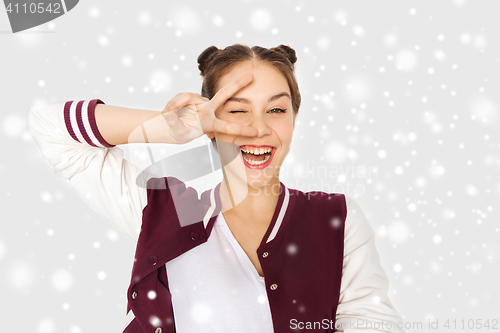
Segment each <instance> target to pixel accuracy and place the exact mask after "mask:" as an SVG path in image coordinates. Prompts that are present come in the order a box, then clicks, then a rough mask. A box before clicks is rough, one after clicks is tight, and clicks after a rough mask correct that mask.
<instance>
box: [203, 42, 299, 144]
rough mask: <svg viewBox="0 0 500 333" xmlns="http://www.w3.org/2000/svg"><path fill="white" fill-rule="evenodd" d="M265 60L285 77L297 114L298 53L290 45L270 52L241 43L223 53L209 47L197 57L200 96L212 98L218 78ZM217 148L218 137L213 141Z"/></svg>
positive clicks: (213, 47)
mask: <svg viewBox="0 0 500 333" xmlns="http://www.w3.org/2000/svg"><path fill="white" fill-rule="evenodd" d="M252 60H255V61H262V62H265V63H268V64H271V65H273V66H274V67H275V68H276V69H277V70H279V71H280V72H281V73H282V74H283V76H285V78H286V80H287V82H288V86H289V88H290V93H291V95H292V96H291V97H292V106H293V111H294V112H295V114H297V113H298V112H299V108H300V101H301V97H300V92H299V86H298V84H297V80H296V78H295V72H294V70H295V68H294V64H295V62H296V61H297V56H296V55H295V50H294V49H292V48H291V47H289V46H287V45H279V46H277V47H273V48H270V49H266V48H264V47H261V46H253V47H248V46H246V45H242V44H234V45H231V46H228V47H226V48H225V49H223V50H221V49H219V48H217V47H216V46H210V47H208V48H206V49H205V50H204V51H203V52H202V53H201V54H200V55H199V56H198V69H199V70H200V75H201V76H202V77H203V84H202V86H201V95H202V96H203V97H206V98H208V99H211V98H212V97H213V96H214V95H215V93H216V92H217V91H215V89H216V86H217V82H218V81H219V79H220V78H221V77H222V76H224V75H225V74H227V73H228V72H229V71H231V69H232V68H233V67H234V66H235V65H237V64H239V63H241V62H244V61H252ZM212 142H213V143H214V145H215V138H213V139H212Z"/></svg>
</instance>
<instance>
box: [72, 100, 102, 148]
mask: <svg viewBox="0 0 500 333" xmlns="http://www.w3.org/2000/svg"><path fill="white" fill-rule="evenodd" d="M83 102H85V101H80V102H78V104H77V105H76V122H77V123H78V129H79V130H80V133H81V134H82V136H83V138H84V139H85V141H87V143H88V144H89V145H91V146H94V147H97V145H96V144H95V143H93V142H92V139H91V138H90V137H89V135H88V134H87V131H86V130H85V126H84V125H83V119H82V105H83Z"/></svg>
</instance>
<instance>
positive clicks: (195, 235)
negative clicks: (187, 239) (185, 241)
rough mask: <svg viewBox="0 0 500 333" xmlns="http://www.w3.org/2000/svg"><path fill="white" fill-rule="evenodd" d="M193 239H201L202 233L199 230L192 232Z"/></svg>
mask: <svg viewBox="0 0 500 333" xmlns="http://www.w3.org/2000/svg"><path fill="white" fill-rule="evenodd" d="M191 239H192V240H194V241H196V240H198V239H200V233H199V232H198V231H193V232H191Z"/></svg>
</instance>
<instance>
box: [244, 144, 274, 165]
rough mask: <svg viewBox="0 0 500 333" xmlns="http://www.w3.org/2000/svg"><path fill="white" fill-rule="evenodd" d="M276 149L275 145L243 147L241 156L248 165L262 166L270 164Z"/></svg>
mask: <svg viewBox="0 0 500 333" xmlns="http://www.w3.org/2000/svg"><path fill="white" fill-rule="evenodd" d="M275 150H276V149H275V148H274V147H243V148H241V156H242V157H243V160H244V161H245V162H246V163H245V164H247V166H248V167H251V168H260V167H265V166H267V165H268V164H269V163H268V162H270V160H271V159H272V156H273V153H274V151H275Z"/></svg>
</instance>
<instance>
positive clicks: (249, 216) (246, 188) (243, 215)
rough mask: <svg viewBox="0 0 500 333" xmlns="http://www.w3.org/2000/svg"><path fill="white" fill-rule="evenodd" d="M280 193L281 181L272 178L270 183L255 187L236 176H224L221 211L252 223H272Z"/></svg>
mask: <svg viewBox="0 0 500 333" xmlns="http://www.w3.org/2000/svg"><path fill="white" fill-rule="evenodd" d="M279 193H280V181H279V179H278V178H272V181H271V182H270V183H269V184H266V185H263V186H260V187H255V186H251V185H249V184H247V183H246V182H243V181H242V180H241V179H239V178H237V177H234V179H233V178H231V179H230V180H228V177H224V179H223V180H222V182H221V185H220V191H219V196H220V201H221V206H222V207H221V212H222V213H224V216H234V217H238V218H239V219H241V220H245V221H248V222H250V223H257V224H262V223H270V221H271V218H272V214H273V213H274V211H275V209H276V205H277V203H278V199H279Z"/></svg>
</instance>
